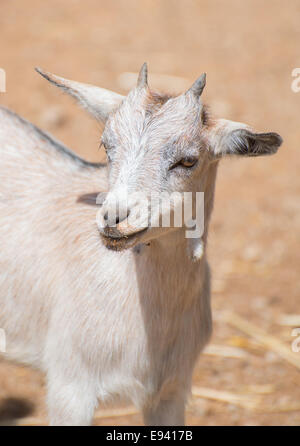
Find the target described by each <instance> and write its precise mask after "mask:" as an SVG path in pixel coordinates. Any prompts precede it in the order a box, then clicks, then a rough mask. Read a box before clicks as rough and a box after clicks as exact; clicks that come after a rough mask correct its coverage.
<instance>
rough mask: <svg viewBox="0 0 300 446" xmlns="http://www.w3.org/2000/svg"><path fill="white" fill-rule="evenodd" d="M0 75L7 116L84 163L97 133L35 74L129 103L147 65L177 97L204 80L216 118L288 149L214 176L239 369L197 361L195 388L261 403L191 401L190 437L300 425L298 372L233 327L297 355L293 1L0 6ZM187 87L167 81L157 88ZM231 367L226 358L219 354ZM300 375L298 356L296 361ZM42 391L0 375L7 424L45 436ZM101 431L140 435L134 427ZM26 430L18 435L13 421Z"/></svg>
mask: <svg viewBox="0 0 300 446" xmlns="http://www.w3.org/2000/svg"><path fill="white" fill-rule="evenodd" d="M0 8H1V14H0V67H2V68H4V69H5V70H6V74H7V93H5V94H0V102H1V104H4V105H6V106H9V107H10V108H12V109H14V110H15V111H17V112H18V113H19V114H21V115H22V116H24V117H26V118H27V119H29V120H31V121H33V122H34V123H35V124H37V125H39V126H41V127H42V128H44V129H46V130H48V131H50V132H52V133H53V134H54V135H55V136H56V137H57V138H59V139H61V140H62V141H64V142H65V143H66V144H68V145H69V146H70V147H72V148H73V149H74V150H76V151H77V152H78V153H80V154H81V155H84V156H85V157H86V158H88V159H90V160H96V159H99V158H101V157H103V153H101V151H98V141H99V138H100V134H101V129H100V128H99V127H98V126H97V125H96V124H95V123H94V122H93V121H92V120H91V119H89V118H88V117H86V115H85V113H84V112H83V111H80V110H78V109H77V107H75V106H74V105H73V104H72V101H71V100H70V99H69V98H66V97H64V96H62V95H60V94H59V93H58V92H57V91H55V90H54V89H53V88H52V87H50V86H49V85H48V84H47V83H46V82H45V81H44V80H42V79H41V78H39V77H38V75H37V74H36V73H35V72H34V71H33V67H34V66H36V65H38V66H42V67H44V68H45V69H47V70H49V71H52V72H54V73H57V74H61V75H62V76H65V77H69V78H73V79H74V78H75V79H77V80H81V81H85V82H90V83H94V84H98V85H100V86H103V87H107V88H111V89H115V90H117V91H119V92H123V93H124V92H126V90H125V89H124V86H125V84H124V78H125V81H126V79H127V78H126V76H125V77H124V76H123V77H120V75H121V74H122V73H124V72H136V71H137V70H138V69H139V67H140V65H141V64H142V63H143V62H144V61H145V60H146V61H147V62H148V63H149V68H150V82H151V74H152V82H151V84H152V86H154V87H158V88H160V87H162V86H163V85H164V84H166V83H167V84H168V85H170V88H171V90H174V91H177V90H178V89H180V87H181V86H182V85H183V83H184V82H189V81H192V80H193V79H195V78H196V77H197V76H198V75H199V74H200V73H201V72H202V71H206V72H207V75H208V79H207V87H206V90H205V94H204V98H205V101H206V102H207V103H208V104H209V105H210V107H211V111H212V113H213V114H215V115H216V116H219V117H226V118H229V119H233V120H238V121H244V122H247V123H249V124H251V125H253V127H255V128H256V129H257V130H259V131H269V130H273V131H277V132H278V133H280V134H281V135H282V136H283V138H284V145H283V147H282V148H281V149H280V152H279V153H278V154H277V155H276V156H275V157H272V158H265V159H257V160H256V159H250V160H228V161H224V162H223V165H222V166H221V168H220V171H219V178H218V186H217V194H216V203H215V212H214V216H213V222H212V227H211V231H210V240H209V257H210V259H211V265H212V271H213V296H212V305H213V310H214V335H213V338H212V344H213V345H218V346H222V347H224V346H233V345H234V346H238V347H239V348H240V349H242V351H243V352H244V355H243V357H242V358H228V357H224V356H220V355H218V356H211V355H203V356H202V358H201V359H200V361H199V364H198V366H197V368H196V371H195V378H194V384H195V385H196V386H201V387H206V388H209V389H214V390H222V391H228V392H233V393H235V394H239V395H242V396H243V397H244V399H245V398H247V397H249V398H250V397H251V398H254V397H255V398H257V397H259V398H261V403H260V404H258V407H257V408H256V409H253V408H251V407H250V408H249V407H248V408H244V407H240V406H238V405H236V404H235V403H231V404H228V403H224V402H220V401H213V400H208V399H206V398H205V399H204V398H193V400H192V401H191V404H190V407H189V410H188V417H187V422H188V424H193V425H219V424H223V425H276V424H279V425H299V424H300V386H299V383H300V381H299V369H297V368H296V367H295V366H294V365H292V364H289V363H288V362H287V361H286V360H284V359H282V358H280V357H279V356H278V355H277V354H276V353H275V352H274V351H273V349H270V348H265V347H262V346H261V345H260V344H258V343H256V342H255V341H254V340H253V338H252V337H250V336H247V335H246V334H244V333H243V332H242V331H240V330H239V329H237V328H235V327H233V326H231V325H230V324H229V323H228V322H226V320H225V317H224V311H225V310H231V311H234V312H235V313H237V314H238V315H240V316H242V317H243V318H245V319H246V320H248V321H250V322H251V323H253V324H255V325H256V326H257V327H259V328H261V329H263V330H264V331H266V332H267V333H268V334H272V335H273V336H275V337H276V339H278V340H280V341H282V342H283V343H284V344H285V345H286V347H287V348H288V349H289V350H290V351H291V343H292V341H293V340H294V338H293V337H292V336H291V331H292V327H286V326H282V325H280V324H279V322H280V317H281V316H282V315H283V314H291V315H292V314H300V308H299V294H300V281H299V266H300V251H299V236H300V212H299V211H300V201H299V195H300V176H299V169H300V158H299V149H300V148H299V138H300V126H299V118H300V92H299V93H298V94H297V93H294V92H293V91H292V90H291V82H292V77H291V72H292V69H293V68H294V67H297V66H300V60H299V42H300V26H299V23H300V1H299V0H289V1H288V2H284V3H283V2H282V1H280V0H272V1H271V0H269V1H267V0H263V1H261V0H260V1H259V0H249V1H243V2H241V1H239V0H227V1H226V2H222V1H221V0H220V1H218V0H210V1H208V0H207V1H200V0H199V1H196V0H195V1H193V0H185V1H175V0H174V1H173V0H165V1H162V0H161V1H159V0H143V1H141V0H140V1H138V0H126V1H125V0H115V1H113V2H108V1H104V0H101V1H99V0H85V1H79V0H68V1H66V0H52V1H51V2H38V1H35V0H26V1H25V0H23V1H16V0H1V5H0ZM165 74H168V75H172V76H177V77H179V78H180V79H176V78H173V79H168V80H167V81H166V79H164V78H163V77H162V76H161V75H165ZM222 352H223V353H224V348H223V349H222ZM294 356H295V358H297V359H298V361H300V353H294ZM44 396H45V389H44V381H43V377H42V376H41V375H40V374H39V373H37V372H35V371H31V370H29V369H26V368H24V367H19V366H15V365H12V364H8V363H6V362H5V360H4V359H3V360H1V362H0V422H1V423H2V424H9V423H11V424H14V423H21V424H26V423H27V424H30V423H31V424H44V423H46V418H45V405H44ZM102 415H103V414H102V412H101V411H100V412H99V411H98V415H97V417H96V418H95V424H99V425H100V424H114V425H126V424H141V422H142V420H141V417H140V416H139V415H135V414H133V415H124V416H115V417H110V418H107V417H103V416H102ZM18 417H23V418H22V419H21V420H20V421H15V420H14V419H15V418H18Z"/></svg>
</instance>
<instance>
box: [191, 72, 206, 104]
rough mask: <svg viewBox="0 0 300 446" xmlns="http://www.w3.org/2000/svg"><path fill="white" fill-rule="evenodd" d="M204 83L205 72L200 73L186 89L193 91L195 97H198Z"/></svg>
mask: <svg viewBox="0 0 300 446" xmlns="http://www.w3.org/2000/svg"><path fill="white" fill-rule="evenodd" d="M205 84H206V73H203V74H201V76H200V77H198V79H197V80H196V81H195V82H194V83H193V85H192V86H191V88H190V89H189V90H188V91H190V92H191V93H193V94H194V95H195V96H196V97H198V98H200V96H201V94H202V91H203V90H204V87H205Z"/></svg>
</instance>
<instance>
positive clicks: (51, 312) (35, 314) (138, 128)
mask: <svg viewBox="0 0 300 446" xmlns="http://www.w3.org/2000/svg"><path fill="white" fill-rule="evenodd" d="M38 71H39V72H40V73H41V74H42V75H43V76H44V77H45V78H46V79H48V80H49V81H51V82H52V83H54V84H55V85H57V86H58V87H61V88H63V90H65V91H66V92H67V93H69V94H70V95H72V96H73V97H75V98H76V99H77V100H78V101H79V102H80V103H81V105H83V106H84V107H86V108H87V110H88V111H89V112H90V113H91V114H92V115H93V116H94V117H96V118H97V119H99V120H101V121H102V122H103V123H105V129H104V132H103V135H102V142H103V144H104V146H105V149H106V151H107V156H108V165H107V167H106V165H101V164H93V163H89V162H86V161H84V160H82V159H81V158H79V157H77V156H76V155H75V154H73V153H72V152H71V151H70V150H68V149H67V148H66V147H64V146H63V145H62V144H60V143H58V142H57V141H55V140H54V139H52V138H51V137H50V136H49V135H47V134H45V133H44V132H42V131H41V130H39V129H38V128H36V127H35V126H34V125H32V124H30V123H28V122H27V121H25V120H23V119H22V118H20V117H19V116H17V115H16V114H14V113H13V112H11V111H8V110H7V109H5V108H2V107H1V108H0V154H1V158H0V218H1V220H0V221H1V251H0V265H1V270H0V327H1V328H3V329H4V330H5V333H6V339H7V352H6V354H5V357H7V358H12V359H14V360H17V361H20V362H24V363H28V364H31V365H33V366H36V367H38V368H40V369H41V370H42V371H44V372H45V374H46V377H47V388H48V396H47V398H48V408H49V416H50V423H51V424H52V425H84V424H90V423H91V420H92V417H93V413H94V409H95V407H96V405H97V402H98V400H100V401H102V402H106V401H109V400H111V399H114V398H115V397H121V398H122V399H127V400H130V401H132V402H133V403H134V404H135V405H136V406H137V407H138V408H139V409H140V410H141V411H142V413H143V416H144V420H145V423H146V424H149V425H182V424H184V407H185V401H186V398H187V396H188V394H189V391H190V387H191V379H192V372H193V368H194V365H195V362H196V360H197V358H198V356H199V353H200V352H201V350H202V349H203V347H204V346H205V344H206V343H207V342H208V340H209V337H210V334H211V309H210V275H209V267H208V263H207V259H206V251H205V247H206V239H207V231H208V223H209V219H210V215H211V211H212V207H213V199H214V188H215V179H216V172H217V166H218V160H219V159H220V158H221V157H222V156H224V155H227V154H239V155H246V156H254V155H255V156H257V155H264V154H271V153H274V152H276V150H277V149H278V147H279V146H280V144H281V138H280V136H279V135H277V134H276V133H261V134H258V133H253V132H252V131H251V130H250V129H249V128H248V127H246V126H245V125H244V124H239V123H235V122H231V121H226V120H214V121H213V120H211V119H210V118H209V116H208V114H207V112H206V109H205V107H204V106H203V105H202V103H201V100H200V95H201V93H202V90H203V88H204V85H205V76H204V75H202V76H201V77H200V78H199V79H198V80H197V81H196V82H195V83H194V84H193V86H192V87H191V88H190V89H189V90H188V91H187V92H186V93H184V94H182V95H180V96H178V97H170V96H161V95H158V94H156V93H153V92H151V91H150V90H149V88H148V85H147V68H146V65H144V66H143V67H142V69H141V72H140V75H139V79H138V84H137V87H136V88H134V89H133V90H132V91H131V92H130V93H129V94H128V96H127V97H123V96H121V95H119V94H116V93H113V92H110V91H107V90H103V89H100V88H97V87H93V86H90V85H85V84H81V83H78V82H73V81H69V80H65V79H63V78H60V77H57V76H54V75H51V74H49V73H45V72H42V71H41V70H38ZM107 190H108V191H109V193H108V195H107V198H106V200H105V202H104V203H103V206H102V207H101V208H96V207H95V206H91V205H90V204H89V199H92V198H93V197H94V200H95V197H96V195H97V193H98V192H100V191H107ZM136 190H142V191H143V192H144V193H146V194H148V195H149V194H150V193H154V194H156V195H157V196H159V195H160V194H161V193H162V192H163V191H167V192H174V191H179V192H183V191H194V192H195V191H201V192H204V208H205V226H204V233H203V236H202V239H201V249H202V250H203V252H201V249H200V250H199V246H198V247H197V243H196V244H195V243H190V244H188V240H187V239H186V238H185V228H175V227H169V228H151V227H149V228H148V229H146V230H145V229H144V230H141V229H140V228H138V227H135V226H134V225H133V226H132V225H131V226H128V225H127V226H126V225H125V223H126V216H125V217H122V218H120V217H119V216H118V215H117V217H116V221H115V223H117V226H114V225H113V224H112V222H111V221H110V219H109V218H107V215H108V211H109V210H110V207H111V205H112V200H111V197H112V192H113V193H114V196H116V197H117V198H118V200H119V202H120V203H119V204H120V205H122V202H123V199H124V191H125V192H126V194H130V193H131V192H133V191H136ZM138 207H139V203H138V202H136V203H134V204H132V206H131V208H130V209H129V212H130V213H131V212H132V211H133V210H135V211H136V210H137V209H136V208H138ZM99 209H100V210H99ZM98 210H99V213H100V217H103V218H102V220H103V221H104V227H103V226H101V225H100V227H99V228H98V227H97V224H96V219H95V217H96V211H98ZM147 218H148V217H147ZM199 243H200V242H199ZM141 247H143V249H140V248H141ZM187 248H188V249H187ZM199 252H200V254H199ZM195 260H197V261H195Z"/></svg>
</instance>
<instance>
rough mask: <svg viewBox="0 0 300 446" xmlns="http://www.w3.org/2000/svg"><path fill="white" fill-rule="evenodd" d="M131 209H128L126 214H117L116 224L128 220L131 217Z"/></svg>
mask: <svg viewBox="0 0 300 446" xmlns="http://www.w3.org/2000/svg"><path fill="white" fill-rule="evenodd" d="M129 214H130V211H129V210H128V211H127V213H126V214H123V215H121V216H120V214H119V215H117V216H116V224H117V225H118V224H119V223H122V221H124V220H126V219H127V218H128V217H129Z"/></svg>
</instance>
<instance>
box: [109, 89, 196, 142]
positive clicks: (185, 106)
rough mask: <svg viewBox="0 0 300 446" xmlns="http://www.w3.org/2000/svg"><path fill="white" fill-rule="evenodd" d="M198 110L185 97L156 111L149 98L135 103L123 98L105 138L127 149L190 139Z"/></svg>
mask: <svg viewBox="0 0 300 446" xmlns="http://www.w3.org/2000/svg"><path fill="white" fill-rule="evenodd" d="M201 109H202V106H201V104H195V103H194V102H193V101H191V100H190V101H189V100H188V99H187V98H185V97H177V98H171V99H169V100H167V101H166V102H165V103H163V104H162V105H161V106H160V107H159V108H157V107H155V104H153V103H151V98H150V101H149V99H146V98H145V99H144V100H143V101H139V102H134V101H132V100H127V99H126V100H125V101H124V103H123V104H122V105H121V107H120V108H119V109H118V110H117V112H116V113H115V114H114V115H113V116H112V117H111V119H110V120H109V123H108V125H107V128H106V131H105V138H106V139H109V140H111V141H112V143H113V144H114V145H118V146H120V145H121V146H123V147H124V148H128V149H129V148H134V147H136V148H137V149H138V148H139V149H142V148H146V147H147V148H151V147H152V148H154V147H156V146H157V147H158V146H160V144H161V143H166V142H168V141H173V142H175V141H176V140H180V139H183V140H187V139H193V136H194V135H196V133H197V132H198V130H199V127H200V123H201V119H200V115H201Z"/></svg>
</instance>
